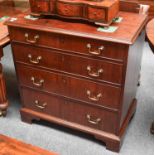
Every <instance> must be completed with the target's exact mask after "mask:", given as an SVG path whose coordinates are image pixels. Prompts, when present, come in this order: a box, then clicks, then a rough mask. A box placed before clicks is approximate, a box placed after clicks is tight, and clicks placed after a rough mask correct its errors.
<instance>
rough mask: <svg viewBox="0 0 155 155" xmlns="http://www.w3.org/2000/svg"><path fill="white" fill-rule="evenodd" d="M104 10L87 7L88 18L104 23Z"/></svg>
mask: <svg viewBox="0 0 155 155" xmlns="http://www.w3.org/2000/svg"><path fill="white" fill-rule="evenodd" d="M105 14H106V13H105V10H104V9H103V8H94V7H91V6H89V7H88V18H89V19H91V20H95V21H97V20H98V21H105V18H106V17H105Z"/></svg>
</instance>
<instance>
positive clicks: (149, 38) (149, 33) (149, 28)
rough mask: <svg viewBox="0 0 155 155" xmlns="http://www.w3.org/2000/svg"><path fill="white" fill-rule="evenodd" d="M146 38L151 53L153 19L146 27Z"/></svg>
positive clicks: (152, 45) (152, 47)
mask: <svg viewBox="0 0 155 155" xmlns="http://www.w3.org/2000/svg"><path fill="white" fill-rule="evenodd" d="M146 37H147V41H148V42H149V45H150V47H151V49H152V51H153V52H154V19H152V20H151V21H149V22H148V24H147V26H146Z"/></svg>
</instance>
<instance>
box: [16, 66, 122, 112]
mask: <svg viewBox="0 0 155 155" xmlns="http://www.w3.org/2000/svg"><path fill="white" fill-rule="evenodd" d="M16 70H17V74H18V78H19V82H20V85H22V86H28V87H32V88H36V89H38V90H42V91H46V92H49V93H55V94H58V95H61V96H66V97H68V98H72V99H75V100H81V101H85V102H88V103H91V104H95V105H100V106H104V107H109V108H111V109H113V108H115V109H117V108H118V107H119V99H120V92H121V88H119V87H114V86H110V85H107V84H100V83H96V82H91V81H89V80H85V79H81V78H75V77H71V76H66V75H63V74H58V73H54V72H47V71H43V70H39V69H36V68H31V67H27V66H24V65H21V64H16Z"/></svg>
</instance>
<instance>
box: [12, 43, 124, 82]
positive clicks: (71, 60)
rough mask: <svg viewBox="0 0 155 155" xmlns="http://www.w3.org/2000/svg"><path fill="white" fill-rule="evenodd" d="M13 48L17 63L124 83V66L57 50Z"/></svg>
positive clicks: (22, 45) (29, 47)
mask: <svg viewBox="0 0 155 155" xmlns="http://www.w3.org/2000/svg"><path fill="white" fill-rule="evenodd" d="M12 47H13V51H14V58H15V61H17V62H24V63H27V64H32V65H35V66H36V67H45V68H48V69H54V70H58V71H63V72H67V73H71V74H77V75H79V76H83V77H87V78H91V79H93V80H100V81H107V82H110V83H114V84H119V85H121V83H122V72H123V65H122V64H118V63H114V62H109V61H105V60H96V59H92V58H84V57H81V56H78V55H71V54H67V53H65V52H64V53H60V52H58V51H56V50H48V49H44V48H38V47H33V46H27V45H24V44H12ZM21 51H22V52H21ZM116 73H117V74H116Z"/></svg>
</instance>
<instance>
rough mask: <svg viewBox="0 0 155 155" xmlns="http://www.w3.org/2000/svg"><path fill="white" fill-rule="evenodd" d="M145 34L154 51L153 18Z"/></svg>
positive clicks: (152, 126)
mask: <svg viewBox="0 0 155 155" xmlns="http://www.w3.org/2000/svg"><path fill="white" fill-rule="evenodd" d="M146 36H147V41H148V43H149V45H150V48H151V49H152V52H153V53H154V19H152V20H151V21H149V22H148V24H147V26H146ZM150 132H151V133H152V134H154V122H153V123H152V125H151V128H150Z"/></svg>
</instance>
